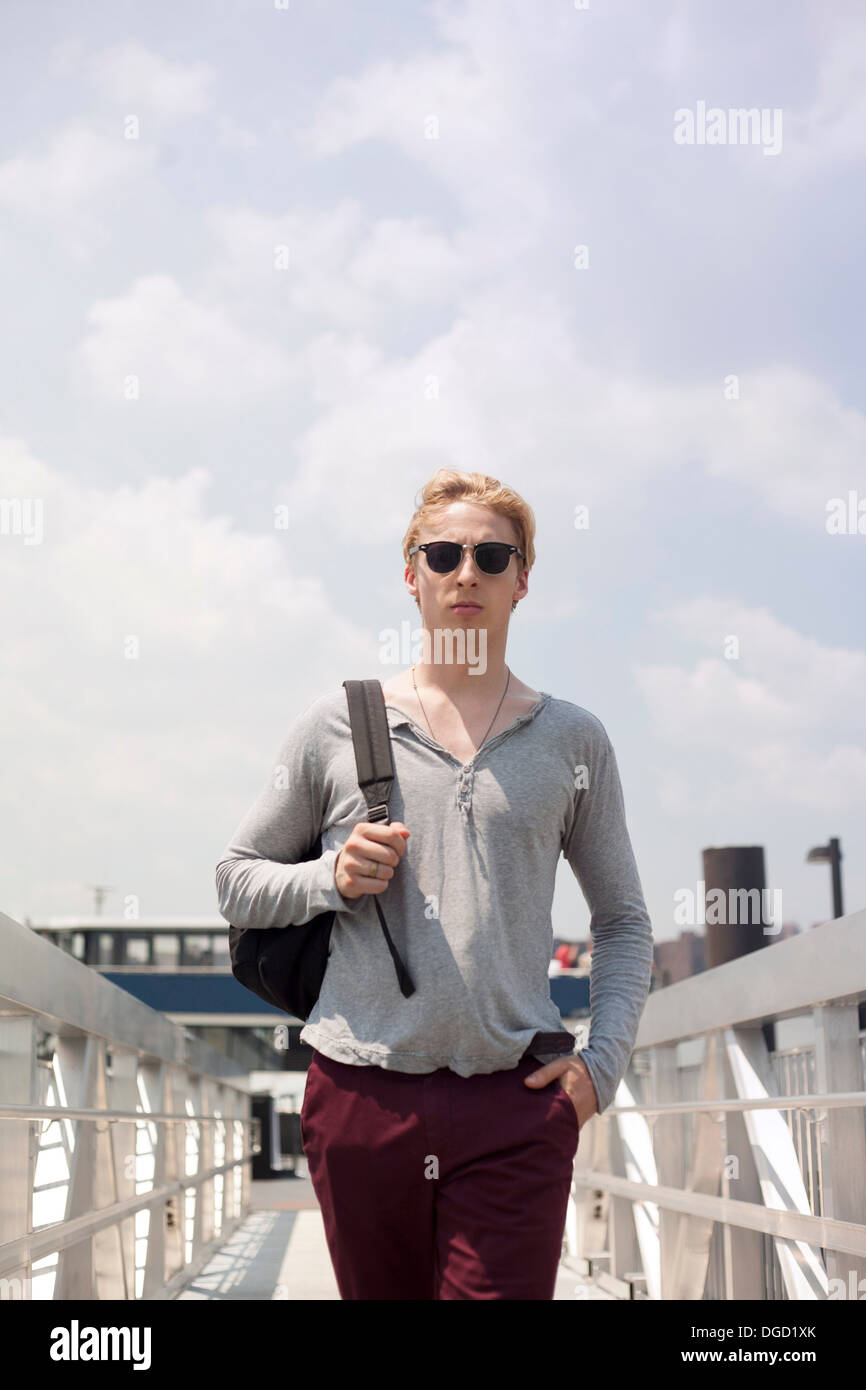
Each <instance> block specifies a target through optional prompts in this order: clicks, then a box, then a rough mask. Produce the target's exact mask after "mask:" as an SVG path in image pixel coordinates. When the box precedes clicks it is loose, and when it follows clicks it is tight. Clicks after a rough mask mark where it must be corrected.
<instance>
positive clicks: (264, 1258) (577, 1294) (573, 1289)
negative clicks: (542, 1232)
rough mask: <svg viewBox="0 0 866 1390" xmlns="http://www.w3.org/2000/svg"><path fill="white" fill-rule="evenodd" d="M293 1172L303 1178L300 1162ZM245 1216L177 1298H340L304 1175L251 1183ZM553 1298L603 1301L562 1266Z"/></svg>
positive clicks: (601, 1295)
mask: <svg viewBox="0 0 866 1390" xmlns="http://www.w3.org/2000/svg"><path fill="white" fill-rule="evenodd" d="M298 1172H299V1174H305V1172H306V1165H305V1163H304V1160H303V1159H299V1160H298ZM250 1190H251V1199H250V1200H251V1208H252V1210H251V1212H250V1215H249V1216H248V1217H247V1219H246V1221H244V1222H243V1223H242V1225H241V1226H240V1227H239V1228H238V1229H237V1230H236V1231H235V1233H234V1235H233V1236H232V1237H231V1239H230V1240H229V1241H227V1242H226V1244H225V1245H224V1246H223V1247H222V1249H221V1250H220V1251H219V1252H218V1253H217V1254H216V1255H214V1256H213V1257H212V1258H211V1260H210V1262H209V1264H207V1265H206V1266H205V1268H204V1269H202V1270H201V1272H200V1273H199V1274H197V1275H196V1276H195V1277H194V1278H193V1279H191V1280H190V1282H189V1283H188V1284H187V1285H186V1287H185V1288H184V1290H183V1292H182V1293H179V1294H178V1295H177V1297H178V1299H229V1298H231V1299H235V1298H252V1299H267V1300H271V1299H289V1300H301V1301H307V1302H309V1301H312V1300H315V1301H317V1302H318V1301H319V1300H327V1299H336V1300H338V1301H339V1298H340V1294H339V1291H338V1289H337V1283H336V1280H335V1278H334V1270H333V1266H332V1265H331V1257H330V1255H329V1253H328V1246H327V1242H326V1240H325V1229H324V1225H323V1223H322V1214H321V1212H320V1210H319V1204H318V1202H317V1201H316V1195H315V1193H314V1192H313V1185H312V1183H311V1182H310V1180H309V1178H308V1177H306V1176H298V1177H296V1178H295V1177H285V1178H273V1179H270V1180H268V1181H265V1182H255V1181H254V1182H253V1183H252V1184H251V1188H250ZM553 1296H554V1300H556V1301H568V1302H571V1301H573V1300H575V1299H580V1300H583V1299H586V1298H591V1299H609V1298H610V1297H611V1295H610V1294H607V1293H604V1292H602V1291H601V1290H600V1289H598V1288H597V1287H596V1286H595V1285H593V1284H590V1283H588V1282H587V1281H586V1280H584V1279H582V1278H581V1277H580V1276H579V1275H577V1274H575V1273H574V1271H573V1270H570V1269H568V1268H567V1266H566V1265H565V1264H562V1265H560V1270H559V1275H558V1276H557V1281H556V1289H555V1292H554V1295H553Z"/></svg>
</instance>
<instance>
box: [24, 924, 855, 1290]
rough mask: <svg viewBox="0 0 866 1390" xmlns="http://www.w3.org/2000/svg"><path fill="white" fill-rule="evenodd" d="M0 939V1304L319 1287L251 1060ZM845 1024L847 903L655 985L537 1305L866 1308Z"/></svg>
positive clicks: (850, 996) (322, 1278)
mask: <svg viewBox="0 0 866 1390" xmlns="http://www.w3.org/2000/svg"><path fill="white" fill-rule="evenodd" d="M0 951H2V961H3V969H2V978H0V1296H2V1297H6V1298H13V1299H41V1300H51V1299H53V1300H65V1299H99V1300H105V1299H141V1300H153V1299H182V1300H187V1301H188V1300H202V1299H226V1298H246V1299H250V1298H252V1299H304V1300H309V1299H336V1298H338V1297H339V1295H338V1292H337V1288H336V1284H335V1282H334V1277H333V1272H332V1270H331V1266H330V1260H329V1258H328V1252H327V1247H326V1245H325V1239H324V1231H323V1227H322V1220H321V1215H320V1213H319V1211H318V1207H317V1204H316V1200H315V1196H314V1194H313V1192H312V1189H311V1185H310V1183H309V1179H308V1178H307V1177H306V1175H305V1170H304V1165H303V1159H302V1158H301V1159H299V1160H298V1161H297V1163H296V1171H295V1173H294V1174H292V1175H289V1174H288V1173H287V1174H286V1175H284V1176H280V1177H277V1178H274V1179H271V1180H267V1181H253V1179H252V1160H253V1157H254V1155H255V1154H256V1153H257V1152H260V1151H261V1142H262V1141H261V1126H260V1121H259V1120H258V1119H257V1118H255V1117H254V1116H253V1112H252V1103H253V1097H252V1094H251V1089H250V1084H249V1078H248V1075H247V1073H245V1072H244V1071H243V1070H242V1069H241V1068H240V1067H239V1065H238V1064H237V1063H235V1062H232V1061H231V1060H229V1059H228V1058H226V1057H223V1056H221V1055H220V1054H219V1053H217V1052H215V1051H213V1050H212V1049H210V1048H208V1047H206V1046H204V1045H203V1044H202V1043H201V1042H199V1041H198V1040H196V1039H194V1038H193V1037H192V1035H191V1034H189V1033H188V1032H187V1030H185V1029H184V1028H183V1027H180V1026H178V1025H177V1024H174V1023H172V1022H170V1021H169V1020H168V1019H167V1018H166V1017H165V1016H164V1015H163V1014H161V1013H158V1012H157V1011H155V1010H153V1009H151V1008H149V1007H148V1006H147V1005H146V1004H143V1003H141V1002H140V1001H139V1000H137V999H135V998H133V997H132V996H131V995H129V994H127V993H126V992H125V991H124V990H122V989H120V988H119V987H118V986H117V985H115V984H113V983H112V982H111V981H109V980H106V979H105V978H103V977H102V976H101V975H100V974H98V973H97V972H95V971H93V970H91V969H90V968H89V967H88V966H86V965H84V964H82V963H81V962H79V961H77V960H75V959H73V958H72V957H71V956H70V955H68V954H67V953H66V952H64V951H62V950H61V949H59V948H58V947H57V946H54V945H53V944H52V943H51V942H49V941H47V940H45V939H43V938H42V937H40V936H38V935H37V934H36V933H35V932H33V931H32V930H31V929H30V928H29V927H26V926H23V925H22V924H21V923H19V922H16V921H14V920H13V919H12V918H10V917H7V916H5V915H4V914H2V913H0ZM864 1022H866V911H861V912H855V913H851V914H849V915H848V916H846V917H842V918H839V919H838V920H835V921H831V922H827V923H825V924H824V925H822V926H819V927H815V928H813V929H812V930H811V931H809V932H806V933H803V934H801V935H799V936H795V937H792V938H789V939H787V940H784V941H779V942H775V943H774V944H773V945H771V946H769V947H767V948H765V949H762V950H759V951H756V952H753V953H752V954H751V955H748V956H744V957H741V958H740V959H738V960H735V961H732V962H730V963H728V964H726V965H722V966H717V967H715V968H714V969H712V970H708V971H705V972H704V973H703V974H700V975H697V976H694V977H693V978H691V979H689V980H686V981H683V982H682V983H679V984H676V985H672V986H669V987H668V988H666V989H662V990H659V991H657V992H654V993H652V994H651V995H650V996H649V999H648V1001H647V1006H646V1009H645V1011H644V1016H643V1019H642V1021H641V1026H640V1031H639V1033H638V1037H637V1042H636V1046H635V1050H634V1053H633V1055H632V1059H631V1063H630V1066H629V1070H628V1072H627V1074H626V1076H625V1077H624V1078H623V1081H622V1083H621V1085H620V1087H619V1090H618V1092H617V1096H616V1103H615V1105H613V1106H611V1107H610V1108H609V1109H608V1110H607V1111H606V1112H605V1113H604V1114H603V1115H600V1116H594V1117H593V1118H592V1119H591V1120H589V1121H588V1122H587V1123H586V1124H585V1125H584V1127H583V1130H582V1132H581V1136H580V1143H579V1145H578V1152H577V1155H576V1157H575V1165H574V1176H573V1183H572V1196H571V1202H570V1204H569V1211H568V1217H567V1222H566V1230H565V1237H564V1241H563V1257H562V1264H561V1268H560V1276H559V1279H558V1281H557V1288H556V1295H555V1296H556V1298H557V1299H563V1300H565V1299H573V1298H587V1297H588V1298H598V1299H650V1300H659V1299H662V1300H689V1299H692V1300H694V1299H713V1300H715V1299H760V1300H771V1301H772V1300H785V1299H796V1300H825V1299H832V1298H843V1299H845V1298H848V1299H850V1298H857V1297H858V1296H859V1297H861V1298H862V1297H863V1295H864V1294H866V1108H864V1107H866V1066H864V1061H866V1046H864V1034H866V1030H864ZM275 1075H279V1074H278V1073H276V1074H275ZM281 1103H282V1104H285V1103H286V1102H281ZM515 1219H519V1214H518V1213H515ZM861 1281H862V1282H861Z"/></svg>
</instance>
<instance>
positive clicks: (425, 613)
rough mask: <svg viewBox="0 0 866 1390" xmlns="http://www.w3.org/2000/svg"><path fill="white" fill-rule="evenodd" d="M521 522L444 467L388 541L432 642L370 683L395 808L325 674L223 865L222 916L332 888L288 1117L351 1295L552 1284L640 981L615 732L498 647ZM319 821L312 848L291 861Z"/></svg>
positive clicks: (286, 909)
mask: <svg viewBox="0 0 866 1390" xmlns="http://www.w3.org/2000/svg"><path fill="white" fill-rule="evenodd" d="M534 531H535V525H534V518H533V515H532V512H531V510H530V508H529V507H528V506H527V504H526V503H525V502H524V501H523V499H522V498H520V497H519V496H518V495H517V494H516V493H515V492H513V490H512V489H510V488H506V487H502V486H500V484H499V482H498V481H497V480H496V479H493V478H489V477H487V476H486V475H483V474H477V473H473V474H464V473H458V472H455V471H450V470H444V469H443V470H439V471H438V472H437V473H436V474H434V476H433V478H431V479H430V481H429V482H428V483H427V485H426V487H425V488H424V489H423V492H422V500H421V504H420V506H419V507H418V509H417V510H416V512H415V515H414V516H413V518H412V522H411V523H410V526H409V528H408V530H407V532H406V535H405V536H404V542H403V549H404V559H405V561H406V569H405V582H406V586H407V589H408V592H409V593H410V594H411V595H412V596H413V598H414V599H415V602H416V603H417V604H418V607H419V609H420V612H421V619H422V624H423V628H424V632H425V634H426V635H427V637H428V639H429V643H430V645H429V648H425V656H426V659H422V660H421V661H419V662H416V663H415V665H414V666H413V667H412V668H411V670H410V671H408V672H401V673H400V674H399V675H397V676H395V677H394V678H393V679H391V680H389V681H387V682H385V683H384V684H383V690H384V694H385V700H386V715H387V719H388V724H389V727H390V731H391V744H392V755H393V759H394V769H395V780H394V784H393V789H392V792H391V801H390V814H391V816H392V817H393V819H392V821H391V822H390V824H387V825H383V824H379V823H376V824H374V823H370V822H367V821H365V820H364V819H363V817H364V814H365V811H366V803H365V802H364V798H363V795H362V793H361V791H360V789H359V787H358V785H357V780H356V769H355V762H354V753H353V746H352V739H351V731H350V727H349V719H348V708H347V704H346V697H345V691H344V690H343V688H342V686H341V687H340V689H339V691H335V692H332V693H329V694H328V695H325V696H322V697H321V698H320V699H318V700H316V701H314V702H313V704H312V705H311V706H309V708H308V709H307V710H305V711H304V713H303V714H302V715H301V716H300V717H299V719H297V720H296V722H295V724H294V726H293V728H292V730H291V732H290V734H289V736H288V738H287V740H286V742H285V744H284V745H283V749H282V751H281V755H280V768H281V770H282V776H281V777H280V778H279V779H278V782H279V789H277V788H274V787H271V786H269V787H267V788H266V789H265V790H264V791H263V792H262V794H261V796H260V797H259V798H258V800H257V801H256V803H255V804H254V805H253V807H252V808H251V810H250V811H249V812H248V814H247V816H246V817H245V818H244V820H243V822H242V823H241V826H240V827H239V828H238V830H237V832H236V834H235V838H234V840H233V841H232V843H231V844H230V845H229V846H228V848H227V850H226V851H225V854H224V856H223V858H222V860H221V861H220V863H219V865H218V866H217V887H218V893H219V902H220V912H221V913H222V915H223V916H224V917H225V919H226V920H227V921H229V922H231V923H233V924H234V925H235V926H241V927H244V926H251V927H272V926H283V925H285V924H286V923H287V922H295V923H302V922H304V921H309V920H310V919H311V918H312V917H314V916H315V915H316V914H317V913H320V912H323V911H326V910H328V909H331V908H333V909H334V910H335V911H336V914H337V915H336V918H335V923H334V929H333V933H332V938H331V954H330V957H329V960H328V967H327V970H326V972H325V978H324V982H323V987H322V992H321V995H320V998H319V1000H318V1003H317V1004H316V1007H315V1008H314V1010H313V1012H312V1013H311V1015H310V1017H309V1019H308V1021H307V1024H306V1026H305V1027H304V1029H303V1030H302V1032H301V1038H302V1040H303V1041H305V1042H308V1043H309V1044H310V1045H311V1046H312V1047H313V1049H314V1052H313V1061H312V1063H311V1066H310V1071H309V1075H308V1078H307V1086H306V1090H305V1095H304V1103H303V1107H302V1112H301V1125H302V1133H303V1140H304V1151H305V1154H306V1155H307V1159H308V1162H309V1168H310V1175H311V1178H312V1182H313V1186H314V1189H315V1191H316V1195H317V1197H318V1199H319V1203H320V1206H321V1209H322V1214H323V1219H324V1223H325V1232H326V1236H327V1240H328V1246H329V1250H330V1252H331V1257H332V1261H333V1264H334V1269H335V1273H336V1277H337V1282H338V1286H339V1289H340V1293H341V1296H342V1297H343V1298H344V1299H447V1300H454V1299H505V1298H507V1299H551V1298H552V1297H553V1288H554V1283H555V1279H556V1273H557V1266H558V1263H559V1258H560V1255H561V1250H562V1234H563V1229H564V1225H565V1214H566V1208H567V1203H568V1198H569V1191H570V1184H571V1174H572V1168H573V1163H574V1155H575V1153H576V1150H577V1145H578V1139H579V1134H580V1129H581V1128H582V1126H583V1125H584V1124H585V1123H586V1122H587V1120H588V1119H589V1118H590V1116H591V1115H593V1114H595V1113H597V1112H598V1111H600V1110H603V1109H605V1108H606V1107H607V1106H608V1105H609V1104H610V1103H611V1101H612V1099H613V1096H614V1093H615V1091H616V1087H617V1085H618V1084H619V1080H620V1078H621V1076H622V1075H623V1073H624V1071H625V1068H626V1066H627V1063H628V1059H629V1056H630V1054H631V1050H632V1047H633V1045H634V1038H635V1035H636V1032H637V1027H638V1023H639V1020H640V1015H641V1012H642V1010H643V1007H644V1004H645V1002H646V996H647V993H648V991H649V981H650V971H651V966H652V930H651V925H650V921H649V917H648V915H647V911H646V907H645V905H644V900H643V894H642V890H641V884H640V879H639V876H638V872H637V868H636V865H635V861H634V856H633V853H632V848H631V843H630V840H629V835H628V830H627V827H626V822H625V813H624V808H623V800H622V791H621V786H620V781H619V775H618V770H617V765H616V760H615V757H614V752H613V748H612V746H611V744H610V740H609V739H608V736H607V733H606V732H605V729H604V727H603V725H602V724H601V722H600V721H599V720H598V719H597V718H596V717H595V716H594V715H593V714H591V713H589V711H587V710H585V709H583V708H581V707H580V706H579V705H574V704H571V703H570V702H568V701H565V700H559V699H554V698H553V697H552V696H551V695H549V694H548V693H546V692H541V691H537V690H534V689H533V688H532V687H530V686H528V685H526V684H524V682H522V681H520V680H518V679H517V678H516V677H515V676H514V674H513V672H511V671H510V669H509V668H508V667H507V665H506V662H505V646H506V640H507V635H508V625H509V621H510V613H511V611H513V609H514V608H516V605H517V603H518V602H520V601H522V600H523V599H524V598H525V596H526V594H527V592H528V574H529V570H530V568H531V567H532V564H533V562H534ZM470 629H474V630H475V631H474V633H473V634H472V635H473V636H474V637H475V638H476V639H478V642H479V645H478V646H471V645H470V644H469V643H467V646H466V649H465V651H464V652H463V653H462V656H463V657H464V658H465V659H463V660H461V661H460V662H459V663H458V662H453V661H452V662H449V661H448V660H447V659H440V660H437V659H436V655H437V651H438V652H440V653H441V654H442V656H443V657H444V656H446V655H447V654H449V651H450V654H451V655H453V654H454V649H449V646H448V643H447V642H446V643H445V644H444V645H443V646H442V647H437V644H436V640H435V638H436V635H437V633H438V635H439V636H440V637H441V636H442V634H449V633H450V634H452V636H459V633H460V632H463V633H464V634H466V635H467V636H468V635H469V631H470ZM455 630H457V631H456V632H455ZM457 651H458V653H459V648H457ZM479 653H481V654H483V658H484V659H483V661H479V660H478V659H477V657H478V654H479ZM320 831H321V834H322V855H321V858H319V859H317V860H313V861H308V862H298V861H299V860H300V857H301V855H302V854H303V853H305V852H306V851H307V850H308V848H309V845H310V844H311V843H312V842H313V841H314V840H315V838H316V836H317V834H318V833H319V832H320ZM561 853H563V854H565V856H566V858H567V860H568V862H569V864H570V866H571V868H572V870H573V872H574V873H575V875H576V877H577V879H578V881H579V883H580V886H581V889H582V891H583V893H584V896H585V898H586V901H587V904H588V906H589V908H590V912H591V914H592V915H591V922H590V930H591V934H592V937H593V943H594V950H593V957H592V960H593V968H592V975H591V991H592V992H591V1015H592V1017H591V1031H590V1037H589V1041H588V1043H587V1045H586V1046H585V1047H584V1049H583V1051H582V1052H581V1053H580V1054H577V1053H575V1051H574V1041H575V1040H574V1037H573V1035H572V1034H571V1033H569V1032H568V1030H567V1029H565V1027H564V1025H563V1022H562V1019H561V1017H560V1015H559V1011H558V1009H557V1008H556V1006H555V1005H554V1003H553V1001H552V999H551V997H550V988H549V981H548V966H549V962H550V957H551V952H552V945H553V932H552V924H551V916H550V908H551V902H552V897H553V887H554V879H555V873H556V865H557V861H558V859H559V856H560V854H561ZM372 895H379V896H380V897H381V899H382V902H381V906H382V909H383V911H384V914H385V919H386V921H387V923H388V927H389V930H390V932H391V935H392V937H393V939H394V943H395V945H396V947H397V949H398V951H399V954H400V956H401V958H402V960H403V961H404V962H405V964H406V966H407V968H408V970H409V973H410V975H411V977H412V979H413V982H414V984H415V987H416V988H415V993H414V994H412V995H411V996H410V997H409V998H406V997H404V995H403V994H402V993H401V991H400V988H399V984H398V980H397V977H396V973H395V970H394V966H393V962H392V960H391V957H390V955H389V952H388V947H387V943H386V942H385V939H384V935H383V934H382V932H381V930H380V929H379V928H378V918H377V916H376V913H375V910H374V907H373V904H372V903H370V902H369V898H370V897H371V896H372Z"/></svg>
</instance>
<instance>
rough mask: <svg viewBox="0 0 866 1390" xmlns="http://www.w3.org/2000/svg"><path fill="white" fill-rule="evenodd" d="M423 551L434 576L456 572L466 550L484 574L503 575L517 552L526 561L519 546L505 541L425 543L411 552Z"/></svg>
mask: <svg viewBox="0 0 866 1390" xmlns="http://www.w3.org/2000/svg"><path fill="white" fill-rule="evenodd" d="M416 550H423V551H424V553H425V555H426V556H427V564H428V565H429V566H430V568H431V570H433V572H434V574H450V573H451V571H452V570H456V568H457V566H458V565H459V564H460V561H461V560H462V559H463V552H464V550H471V551H472V552H473V556H474V559H475V563H476V565H477V566H478V568H479V569H480V570H482V571H483V573H484V574H503V573H504V571H505V570H507V568H508V563H509V561H510V559H511V557H512V555H513V554H514V553H515V551H516V552H517V554H518V555H519V556H521V558H524V559H525V556H524V555H523V551H522V550H521V549H520V546H519V545H506V544H505V541H479V542H478V543H477V545H458V544H457V542H456V541H425V543H424V544H423V545H413V546H412V548H411V550H410V551H409V554H410V555H414V554H415V551H416Z"/></svg>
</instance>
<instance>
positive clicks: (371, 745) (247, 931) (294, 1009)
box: [229, 680, 415, 1021]
mask: <svg viewBox="0 0 866 1390" xmlns="http://www.w3.org/2000/svg"><path fill="white" fill-rule="evenodd" d="M343 685H344V687H345V690H346V699H347V700H348V703H349V723H350V725H351V729H352V743H353V745H354V748H355V766H356V767H357V769H358V786H359V787H360V788H361V791H362V792H363V793H364V797H365V800H366V802H367V819H368V821H379V822H381V823H383V824H385V825H387V824H388V823H389V820H390V817H389V815H388V799H389V797H390V795H391V786H392V784H393V781H394V761H393V758H392V756H391V730H390V729H389V728H388V719H387V716H386V714H385V695H384V692H383V690H382V685H381V682H380V681H378V680H365V681H343ZM321 855H322V836H321V833H320V834H319V835H318V836H317V837H316V841H315V843H314V844H313V846H312V848H311V849H310V850H309V851H308V852H307V853H306V854H304V855H302V856H301V861H302V862H304V861H307V860H310V859H320V858H321ZM370 896H371V897H372V898H373V902H374V903H375V906H376V911H377V913H378V914H379V921H380V922H381V924H382V931H383V932H384V933H385V940H386V941H387V943H388V950H389V951H390V952H391V958H392V960H393V962H394V968H395V970H396V971H397V979H398V981H399V982H400V990H401V992H402V994H403V997H404V998H405V999H408V998H409V996H410V995H412V994H414V993H415V986H414V984H413V983H412V979H411V976H410V975H409V972H408V970H407V969H406V967H405V965H404V964H403V961H402V960H401V958H400V953H399V951H398V950H397V947H396V946H395V945H394V942H393V941H392V939H391V933H390V932H389V931H388V927H387V924H386V922H385V918H384V916H383V914H382V908H381V907H380V905H379V895H378V894H371V895H370ZM334 915H335V914H334V913H333V912H323V913H321V914H320V915H319V916H318V917H313V918H312V919H311V920H310V921H309V922H301V923H300V924H295V925H288V926H285V927H265V928H261V927H232V926H230V927H229V952H230V954H231V963H232V974H233V975H234V977H235V979H236V980H238V981H240V983H241V984H242V985H244V986H245V987H246V988H247V989H249V990H252V992H253V994H257V995H258V996H259V998H260V999H264V1000H265V1002H266V1003H268V1004H270V1005H272V1006H273V1007H274V1008H277V1009H281V1010H282V1011H283V1013H287V1014H291V1015H292V1017H294V1018H300V1019H303V1020H305V1021H306V1019H307V1018H308V1017H309V1016H310V1014H311V1013H312V1011H313V1006H314V1005H315V1003H316V1000H317V999H318V997H319V995H320V993H321V990H322V981H323V979H324V978H325V970H326V968H327V965H328V947H329V945H330V941H331V929H332V927H333V925H334Z"/></svg>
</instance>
